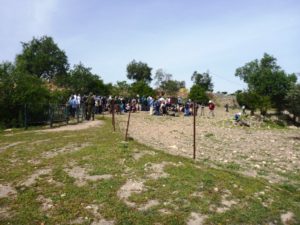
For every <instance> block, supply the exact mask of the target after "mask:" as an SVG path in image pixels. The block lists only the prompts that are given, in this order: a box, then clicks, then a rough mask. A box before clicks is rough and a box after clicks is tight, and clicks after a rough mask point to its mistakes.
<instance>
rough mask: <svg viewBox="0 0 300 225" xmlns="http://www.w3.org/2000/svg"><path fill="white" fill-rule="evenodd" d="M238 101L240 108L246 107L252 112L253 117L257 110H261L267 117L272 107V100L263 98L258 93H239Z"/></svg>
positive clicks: (266, 97)
mask: <svg viewBox="0 0 300 225" xmlns="http://www.w3.org/2000/svg"><path fill="white" fill-rule="evenodd" d="M236 99H237V102H238V103H239V105H240V106H243V105H244V106H245V107H246V108H247V109H249V110H250V111H251V115H254V112H255V111H256V110H257V109H259V110H260V112H261V114H262V115H265V114H266V113H267V110H268V109H270V107H271V102H270V98H269V97H268V96H261V95H259V94H257V93H256V92H251V91H245V92H238V93H237V95H236Z"/></svg>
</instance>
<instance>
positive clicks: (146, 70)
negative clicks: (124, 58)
mask: <svg viewBox="0 0 300 225" xmlns="http://www.w3.org/2000/svg"><path fill="white" fill-rule="evenodd" d="M151 70H152V68H151V67H149V66H148V65H147V63H143V62H136V61H135V60H133V61H131V62H130V63H129V64H128V65H127V78H128V79H131V80H135V81H145V82H147V83H148V82H151V80H152V78H151Z"/></svg>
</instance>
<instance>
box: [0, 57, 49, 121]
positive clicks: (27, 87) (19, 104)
mask: <svg viewBox="0 0 300 225" xmlns="http://www.w3.org/2000/svg"><path fill="white" fill-rule="evenodd" d="M49 100H50V91H49V90H48V89H47V87H46V86H45V84H44V82H43V81H42V80H41V79H40V78H38V77H35V76H32V75H29V74H23V73H20V71H17V70H16V68H15V66H14V65H13V64H11V63H3V64H0V108H1V110H0V123H2V124H3V125H4V126H5V127H10V126H20V125H23V124H22V123H23V110H24V105H25V104H31V106H32V107H31V108H32V109H34V110H35V111H38V110H39V109H41V108H40V106H41V105H43V104H48V103H49Z"/></svg>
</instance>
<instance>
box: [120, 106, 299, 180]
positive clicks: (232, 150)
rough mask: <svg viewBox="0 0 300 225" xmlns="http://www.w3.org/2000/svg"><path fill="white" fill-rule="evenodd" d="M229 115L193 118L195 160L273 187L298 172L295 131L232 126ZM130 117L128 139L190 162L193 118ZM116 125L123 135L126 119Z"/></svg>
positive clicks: (296, 135) (144, 115)
mask: <svg viewBox="0 0 300 225" xmlns="http://www.w3.org/2000/svg"><path fill="white" fill-rule="evenodd" d="M232 115H233V113H231V114H226V113H225V112H224V111H223V109H219V110H217V111H216V117H215V118H208V117H199V116H198V117H197V134H196V143H197V144H196V145H197V152H196V155H197V159H200V160H205V161H208V162H213V164H214V165H223V166H225V167H229V168H231V169H232V168H234V169H237V170H239V171H242V172H243V173H245V174H247V175H250V176H257V175H258V174H259V175H263V176H265V177H267V178H268V179H270V180H271V181H274V182H278V181H281V180H282V179H283V178H284V176H279V175H278V174H285V173H296V172H297V170H298V171H299V169H300V132H299V129H297V128H296V129H261V128H259V129H256V128H255V127H253V126H252V127H250V128H247V127H234V126H233V123H232V121H231V118H232V117H233V116H232ZM131 118H132V119H131V121H130V129H129V134H130V136H131V137H133V138H134V139H135V140H137V141H139V142H142V143H145V144H147V145H149V146H152V147H155V148H158V149H161V150H163V151H166V152H169V153H172V154H175V155H183V156H186V157H192V154H193V139H192V138H193V129H192V123H193V118H192V117H183V116H180V117H169V116H150V115H148V113H146V112H138V113H133V114H132V117H131ZM117 120H118V121H119V125H120V128H121V130H122V131H124V130H125V126H126V121H127V116H126V115H123V116H118V117H117Z"/></svg>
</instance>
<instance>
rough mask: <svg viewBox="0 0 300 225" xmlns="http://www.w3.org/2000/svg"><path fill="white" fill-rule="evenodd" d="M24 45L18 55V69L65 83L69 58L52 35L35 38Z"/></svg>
mask: <svg viewBox="0 0 300 225" xmlns="http://www.w3.org/2000/svg"><path fill="white" fill-rule="evenodd" d="M22 47H23V50H22V53H21V54H19V55H17V57H16V66H17V68H18V70H20V71H21V72H25V73H27V74H30V75H34V76H37V77H39V78H42V79H45V80H48V81H56V82H58V83H60V84H63V81H64V79H65V76H66V75H67V71H68V69H69V64H68V59H67V56H66V54H65V52H64V51H62V50H60V49H59V47H58V46H57V44H56V43H54V41H53V39H52V38H51V37H48V36H43V37H42V38H40V39H36V38H33V39H32V40H31V41H30V42H27V43H25V42H24V43H22Z"/></svg>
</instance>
